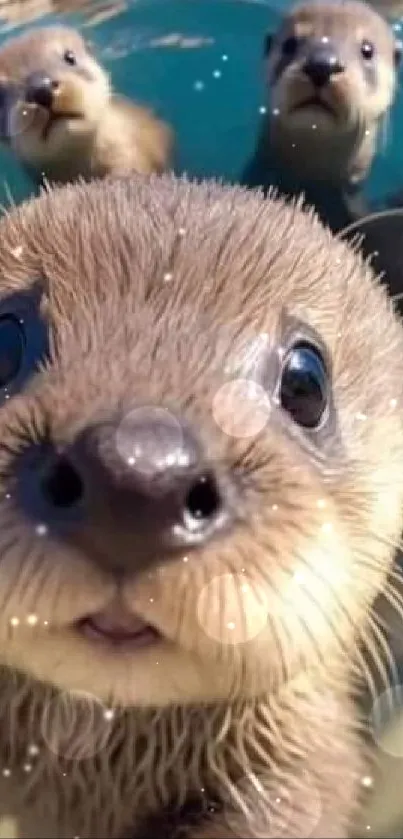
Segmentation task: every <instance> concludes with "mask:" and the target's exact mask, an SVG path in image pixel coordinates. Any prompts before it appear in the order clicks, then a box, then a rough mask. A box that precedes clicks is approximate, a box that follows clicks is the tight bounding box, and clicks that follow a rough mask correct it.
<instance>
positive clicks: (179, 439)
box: [21, 408, 231, 571]
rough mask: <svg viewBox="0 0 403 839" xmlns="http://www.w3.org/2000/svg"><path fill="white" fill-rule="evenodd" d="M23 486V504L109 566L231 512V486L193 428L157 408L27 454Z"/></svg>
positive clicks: (153, 551)
mask: <svg viewBox="0 0 403 839" xmlns="http://www.w3.org/2000/svg"><path fill="white" fill-rule="evenodd" d="M21 485H22V487H23V490H22V505H23V506H24V508H25V512H26V513H28V514H29V515H30V516H32V515H34V516H35V517H36V519H37V518H38V515H39V516H40V518H41V521H43V522H44V523H45V524H46V526H47V528H48V529H49V530H50V531H52V529H55V528H56V529H57V532H58V537H59V538H60V537H61V538H63V533H64V535H66V536H67V538H68V540H69V541H70V540H73V542H75V543H76V544H77V545H78V546H79V547H83V548H85V550H86V552H87V553H89V554H90V555H93V554H96V555H97V556H100V555H101V554H102V557H103V561H102V564H106V565H107V566H108V567H109V568H115V566H116V561H117V560H116V557H119V562H120V561H122V562H123V563H124V566H125V567H124V568H123V567H122V569H121V570H125V571H134V570H138V568H139V567H142V566H143V565H144V564H146V565H148V564H150V563H152V562H153V560H154V559H156V560H157V559H159V561H160V560H161V559H162V558H164V556H165V555H166V553H167V552H170V551H173V552H175V551H176V550H180V549H183V548H184V547H185V548H186V547H191V546H192V545H200V544H203V543H204V542H205V541H206V540H207V539H209V538H210V537H211V536H213V535H215V534H217V533H218V532H219V531H220V530H221V529H222V528H223V526H224V525H227V524H228V523H229V521H230V520H231V512H230V503H229V500H230V499H229V495H228V491H227V489H226V488H224V486H223V484H222V482H221V480H220V478H219V476H218V474H217V470H216V469H215V468H214V466H212V465H211V464H209V462H208V458H207V457H206V453H205V451H204V448H203V445H202V443H201V441H200V439H199V437H198V435H197V433H196V432H195V430H194V429H192V428H191V427H190V426H189V424H188V423H187V422H185V420H184V419H183V418H176V417H174V416H173V415H172V414H171V413H170V412H168V411H165V410H163V409H158V408H150V409H148V408H144V409H143V408H138V409H136V410H135V411H134V412H132V414H129V415H128V416H127V417H126V418H124V419H123V420H122V419H119V418H115V419H113V420H110V421H103V422H99V423H97V424H94V425H90V426H88V427H86V428H85V429H84V430H82V431H80V433H79V434H78V435H77V437H76V438H75V439H74V440H73V441H72V442H71V443H70V444H69V445H68V446H67V447H64V448H63V449H60V450H59V449H58V448H57V447H56V446H54V445H50V446H49V447H48V449H47V451H46V452H45V453H43V452H42V454H41V455H40V456H39V457H36V456H35V454H34V455H33V456H32V453H31V457H30V458H29V464H28V465H27V466H24V465H23V466H22V469H21ZM117 534H119V535H118V536H117ZM122 557H125V559H124V560H122ZM128 560H129V565H130V563H132V567H130V568H128V567H126V566H127V565H128Z"/></svg>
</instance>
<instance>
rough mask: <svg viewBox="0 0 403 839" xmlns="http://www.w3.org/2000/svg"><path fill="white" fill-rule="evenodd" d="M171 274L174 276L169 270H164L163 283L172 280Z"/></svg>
mask: <svg viewBox="0 0 403 839" xmlns="http://www.w3.org/2000/svg"><path fill="white" fill-rule="evenodd" d="M173 276H174V275H173V274H171V272H170V271H167V272H166V274H164V283H169V282H170V280H172V279H173Z"/></svg>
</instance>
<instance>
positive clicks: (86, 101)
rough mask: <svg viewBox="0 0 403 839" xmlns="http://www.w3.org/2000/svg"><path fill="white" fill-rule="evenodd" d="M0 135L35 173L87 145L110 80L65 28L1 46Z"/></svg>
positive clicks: (45, 30)
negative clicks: (0, 110) (0, 105)
mask: <svg viewBox="0 0 403 839" xmlns="http://www.w3.org/2000/svg"><path fill="white" fill-rule="evenodd" d="M0 92H1V93H2V99H3V108H2V127H3V131H2V135H3V139H6V141H8V143H9V144H10V146H11V148H12V149H13V151H14V152H15V153H16V154H17V155H18V157H19V158H20V159H21V160H22V161H23V162H24V163H25V164H27V165H29V166H31V167H33V168H35V169H37V168H40V167H45V168H46V165H49V164H50V165H51V164H52V162H53V161H54V160H56V161H60V160H63V159H66V160H68V159H69V157H71V155H72V154H75V153H79V151H80V144H81V143H83V142H87V141H88V137H89V136H91V135H92V133H93V132H94V130H95V129H96V126H97V124H98V122H99V120H100V119H101V117H102V114H103V111H104V109H105V106H106V104H107V102H108V99H109V96H110V85H109V79H108V76H107V74H106V73H105V71H104V70H103V69H102V68H101V67H100V66H99V64H98V63H97V61H96V60H95V58H94V57H93V56H92V54H91V52H90V50H89V47H88V45H87V44H86V42H85V41H84V39H83V38H82V36H81V35H80V34H79V33H78V32H76V31H75V30H73V29H70V28H68V27H61V26H60V27H49V28H41V29H36V30H33V31H32V32H26V33H24V34H23V35H20V36H18V37H15V38H13V39H11V40H9V41H8V42H6V43H5V44H4V46H3V47H2V48H0Z"/></svg>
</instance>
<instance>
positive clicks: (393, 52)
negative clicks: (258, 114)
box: [264, 0, 401, 180]
mask: <svg viewBox="0 0 403 839" xmlns="http://www.w3.org/2000/svg"><path fill="white" fill-rule="evenodd" d="M264 52H265V62H266V68H267V82H268V86H269V90H270V108H271V115H270V119H271V123H272V127H273V137H274V138H275V142H276V147H278V148H279V149H283V152H284V154H285V155H286V156H287V159H289V160H290V162H292V160H293V159H295V158H296V159H297V161H298V160H301V161H302V160H303V165H304V167H305V165H307V166H308V169H309V170H310V169H312V170H313V173H315V172H316V175H317V176H318V177H319V176H320V172H321V169H322V168H323V169H324V171H325V173H327V174H328V175H329V176H330V177H331V176H332V175H333V176H334V177H335V178H338V179H339V180H340V178H341V177H343V176H344V177H346V176H352V177H353V178H354V176H356V177H357V176H358V177H359V176H360V175H361V176H363V175H365V174H366V173H367V170H368V168H369V164H370V162H371V160H372V157H373V153H374V146H375V141H376V136H377V132H378V129H379V124H380V121H381V120H382V119H383V118H384V117H385V116H386V115H387V113H388V111H389V109H390V107H391V105H392V102H393V99H394V95H395V88H396V70H397V66H398V64H399V62H400V55H401V44H400V42H397V41H396V39H395V37H394V34H393V31H392V29H391V28H390V27H389V26H388V24H387V22H386V21H385V20H383V18H382V17H381V16H380V15H379V14H378V13H377V12H376V11H375V10H374V9H372V8H371V7H370V6H368V5H367V4H366V3H363V2H357V0H347V2H340V0H335V1H334V2H332V0H330V2H325V3H319V2H315V0H312V2H305V3H302V4H298V5H296V6H295V7H293V8H292V9H291V11H290V12H289V14H287V15H286V16H285V19H284V21H283V23H282V25H281V26H280V28H279V30H278V32H277V33H276V34H275V35H270V34H268V35H267V36H266V39H265V49H264ZM313 150H314V152H315V154H312V151H313ZM310 161H311V163H310Z"/></svg>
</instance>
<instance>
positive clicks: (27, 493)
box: [0, 176, 403, 839]
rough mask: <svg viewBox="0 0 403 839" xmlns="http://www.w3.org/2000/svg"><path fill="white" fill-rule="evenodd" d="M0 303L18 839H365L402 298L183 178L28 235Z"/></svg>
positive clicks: (12, 246) (7, 810)
mask: <svg viewBox="0 0 403 839" xmlns="http://www.w3.org/2000/svg"><path fill="white" fill-rule="evenodd" d="M195 253H197V260H195V259H194V254H195ZM0 278H1V279H0V290H1V299H0V371H1V377H2V390H1V395H2V406H1V409H0V490H1V503H0V557H1V574H0V616H1V617H0V660H1V663H2V671H1V686H0V688H1V689H0V731H1V737H0V749H1V761H0V765H1V767H2V770H1V772H0V818H1V819H6V822H5V823H6V824H8V825H9V824H10V819H14V820H15V824H16V831H15V832H16V835H17V836H19V837H27V838H29V837H32V838H33V837H37V836H44V837H63V839H64V837H71V836H76V835H78V836H86V837H122V836H123V835H130V836H132V837H133V836H138V837H140V836H145V835H147V831H148V833H149V834H150V835H162V836H164V835H165V836H169V837H173V836H179V835H180V836H187V837H192V839H196V837H200V839H201V837H203V836H206V837H207V836H209V837H229V836H233V835H234V836H244V837H297V836H298V837H299V836H301V837H302V836H308V835H310V836H316V837H322V836H328V837H344V836H346V835H347V831H348V829H349V827H350V826H351V821H352V819H353V817H354V814H355V812H354V811H355V808H356V806H357V801H358V799H359V791H360V788H361V776H362V773H363V772H364V766H365V763H364V762H363V755H362V748H361V745H360V737H359V720H358V716H357V713H356V711H355V708H354V706H353V703H352V699H351V694H354V693H355V691H356V689H357V688H358V685H359V684H360V681H361V680H362V679H363V674H364V672H365V668H364V665H363V659H362V654H361V652H360V646H361V645H362V644H363V643H364V644H367V645H368V647H369V649H373V644H374V643H375V642H377V644H378V645H379V646H380V648H381V652H382V647H381V641H380V634H379V630H378V628H377V626H376V624H375V622H374V621H373V619H372V617H371V604H372V601H373V598H374V596H375V594H376V593H377V591H378V590H379V589H380V588H381V587H382V585H383V584H384V581H385V575H386V573H387V571H388V569H389V567H390V564H391V562H392V557H393V546H394V544H395V542H396V541H397V539H398V537H399V534H400V531H401V525H402V513H401V511H402V509H403V481H402V470H403V465H402V464H403V428H402V418H401V411H400V399H401V396H402V388H403V385H402V382H403V375H402V373H403V370H402V365H403V336H402V330H401V326H400V324H399V323H398V321H397V319H396V318H395V316H394V315H393V312H392V310H391V306H390V303H389V301H388V298H387V295H386V293H385V292H384V291H383V290H382V289H381V288H380V287H378V285H377V283H376V282H375V281H374V278H373V275H372V274H371V271H370V269H369V268H368V266H366V265H365V264H364V263H363V262H362V261H361V260H360V259H359V257H358V256H356V255H355V254H354V253H353V251H352V250H350V249H349V248H348V246H347V245H346V244H345V243H343V242H339V241H337V240H335V239H333V238H332V237H331V235H330V233H329V232H328V231H326V230H325V229H324V228H323V227H322V225H321V224H320V223H319V221H318V220H317V219H316V218H315V217H313V216H312V214H310V213H303V212H302V211H301V209H300V208H299V207H298V206H291V205H287V204H286V203H284V202H282V201H280V200H274V199H268V200H265V199H264V198H263V196H262V195H259V194H254V193H253V192H251V191H248V190H242V189H241V188H230V187H227V188H224V187H221V186H219V185H216V184H214V183H206V184H203V185H198V184H196V183H189V182H187V181H186V180H175V179H174V178H173V177H171V176H162V177H160V178H158V177H156V176H152V177H151V179H145V178H144V179H143V178H141V177H133V178H120V179H109V178H107V179H104V180H102V181H96V182H93V183H92V184H87V185H75V186H68V187H64V188H60V189H57V190H54V191H51V192H50V193H49V194H45V195H43V196H42V197H41V198H40V199H36V200H33V201H32V202H30V203H27V204H25V205H24V206H22V207H21V208H19V209H15V210H14V211H13V212H12V213H11V214H10V215H8V216H7V217H5V218H3V219H2V221H1V223H0ZM385 334H387V335H388V341H387V342H384V341H383V337H384V336H385ZM7 820H8V821H7Z"/></svg>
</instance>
